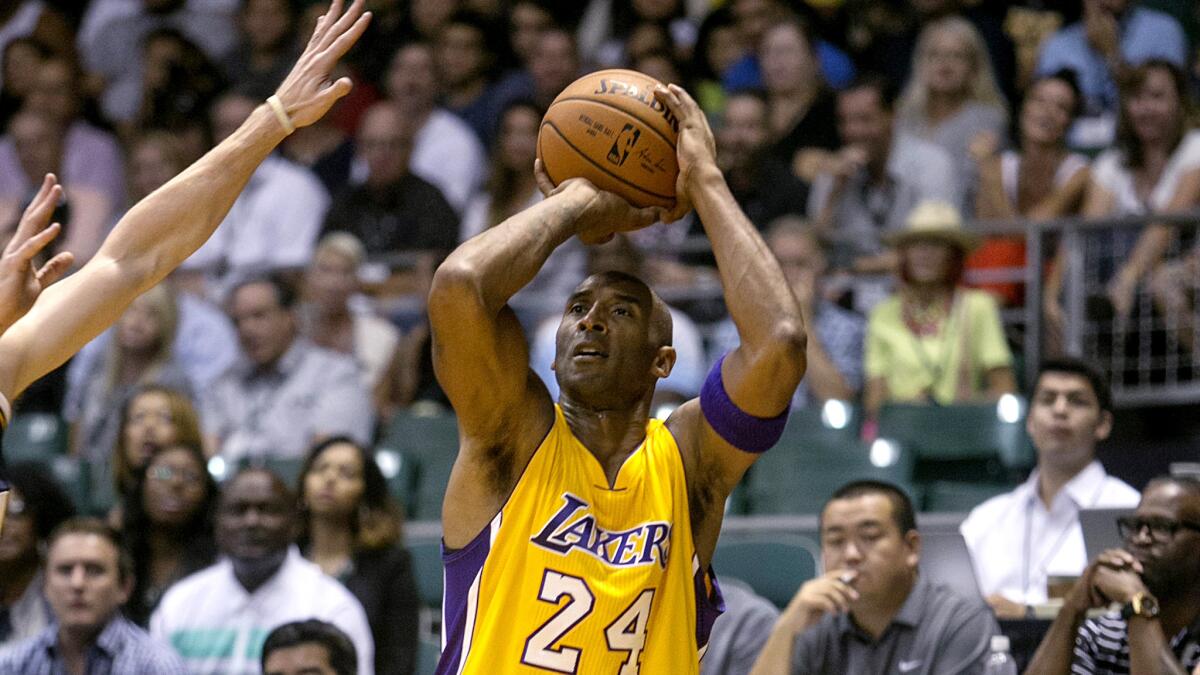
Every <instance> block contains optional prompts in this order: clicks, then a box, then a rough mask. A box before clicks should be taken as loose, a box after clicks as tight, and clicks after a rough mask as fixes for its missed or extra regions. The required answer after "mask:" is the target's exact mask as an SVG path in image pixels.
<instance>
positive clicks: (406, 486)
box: [375, 445, 417, 518]
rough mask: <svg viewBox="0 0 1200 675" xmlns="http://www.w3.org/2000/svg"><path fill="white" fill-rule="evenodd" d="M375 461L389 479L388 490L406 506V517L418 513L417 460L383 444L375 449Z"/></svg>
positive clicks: (385, 477) (401, 504)
mask: <svg viewBox="0 0 1200 675" xmlns="http://www.w3.org/2000/svg"><path fill="white" fill-rule="evenodd" d="M375 463H376V464H377V465H379V471H380V472H381V473H382V474H383V477H384V479H385V480H386V481H387V485H388V492H389V493H390V494H391V495H392V498H393V499H395V500H396V501H397V502H398V503H399V504H400V506H401V507H403V508H404V515H405V517H406V518H408V517H411V516H412V514H414V513H416V490H417V465H416V461H415V460H414V459H413V458H412V456H411V455H408V454H405V453H404V452H401V451H400V450H396V449H394V448H389V447H387V446H383V445H381V446H379V447H378V448H377V449H376V450H375Z"/></svg>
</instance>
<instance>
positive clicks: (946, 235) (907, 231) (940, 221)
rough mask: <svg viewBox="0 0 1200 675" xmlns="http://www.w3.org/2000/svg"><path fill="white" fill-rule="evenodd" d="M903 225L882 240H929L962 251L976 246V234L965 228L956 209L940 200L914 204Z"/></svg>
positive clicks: (895, 243)
mask: <svg viewBox="0 0 1200 675" xmlns="http://www.w3.org/2000/svg"><path fill="white" fill-rule="evenodd" d="M904 224H905V228H904V229H903V230H893V231H891V232H887V233H885V234H884V235H883V240H884V242H885V243H887V244H888V245H889V246H894V247H895V246H904V245H905V244H910V243H912V242H914V241H922V240H925V241H928V240H931V239H932V240H934V241H940V242H942V243H945V244H949V245H950V246H953V247H955V248H958V249H960V250H961V251H962V252H963V253H970V252H971V251H972V250H973V249H975V247H977V246H979V235H977V234H975V233H974V232H968V231H967V230H966V229H964V228H963V222H962V215H960V214H959V212H958V209H956V208H954V207H953V206H951V205H949V204H947V203H946V202H943V201H935V200H926V201H923V202H921V203H919V204H917V205H916V207H915V208H913V210H912V211H911V212H910V213H909V214H908V220H906V221H905V223H904Z"/></svg>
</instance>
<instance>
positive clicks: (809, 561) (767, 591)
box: [713, 533, 819, 607]
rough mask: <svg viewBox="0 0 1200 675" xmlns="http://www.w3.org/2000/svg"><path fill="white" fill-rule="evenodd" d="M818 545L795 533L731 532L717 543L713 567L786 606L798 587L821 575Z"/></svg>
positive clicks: (720, 573)
mask: <svg viewBox="0 0 1200 675" xmlns="http://www.w3.org/2000/svg"><path fill="white" fill-rule="evenodd" d="M818 555H819V554H818V547H817V544H816V543H815V542H813V541H811V540H809V539H807V538H805V537H801V536H799V535H791V534H771V535H764V534H753V535H739V534H732V533H731V534H727V535H724V536H722V537H721V539H720V540H719V541H718V542H717V550H716V551H715V552H714V553H713V570H714V571H715V572H716V574H717V580H718V583H719V581H720V579H721V577H722V576H729V577H733V578H735V579H740V580H742V581H744V582H746V583H747V584H749V585H750V587H751V588H753V589H754V592H755V593H757V594H759V595H761V596H763V597H764V598H766V599H767V600H770V601H771V602H772V603H774V604H775V606H777V607H785V606H787V604H788V602H789V601H791V599H792V596H793V595H795V594H796V590H797V589H799V588H800V585H801V584H803V583H804V582H805V581H808V580H809V579H812V578H813V577H814V576H816V574H817V557H818Z"/></svg>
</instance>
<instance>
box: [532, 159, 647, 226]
mask: <svg viewBox="0 0 1200 675" xmlns="http://www.w3.org/2000/svg"><path fill="white" fill-rule="evenodd" d="M533 175H534V178H535V179H536V180H537V186H538V189H539V190H541V191H542V194H543V195H545V196H546V197H553V196H554V195H557V194H560V193H565V192H567V191H569V190H579V191H581V193H582V194H583V195H585V199H586V206H584V209H583V213H582V214H580V216H579V218H578V220H577V222H576V225H577V227H578V229H577V230H576V232H577V233H578V234H579V238H580V240H582V241H583V243H585V244H590V245H595V244H603V243H606V242H608V241H609V240H611V239H612V238H613V237H614V236H616V233H618V232H631V231H633V230H640V229H642V228H643V227H647V226H649V225H653V224H654V223H655V222H657V221H658V220H659V219H660V218H661V217H662V209H659V208H654V207H647V208H644V209H639V208H635V207H634V206H632V205H630V203H629V202H627V201H625V200H624V199H623V198H621V197H619V196H617V195H615V194H613V193H611V192H609V191H607V190H601V189H600V188H598V187H596V186H595V185H593V184H592V182H591V181H589V180H588V179H586V178H568V179H567V180H564V181H563V182H562V183H559V184H558V185H557V186H556V185H554V181H552V180H550V176H549V175H548V174H547V173H546V167H545V166H544V165H543V164H542V160H540V159H535V160H534V161H533Z"/></svg>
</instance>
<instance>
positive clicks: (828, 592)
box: [785, 569, 858, 625]
mask: <svg viewBox="0 0 1200 675" xmlns="http://www.w3.org/2000/svg"><path fill="white" fill-rule="evenodd" d="M857 577H858V574H857V573H856V572H853V571H851V570H844V569H841V570H832V571H829V572H826V573H825V574H823V575H821V576H819V577H816V578H815V579H810V580H808V581H806V582H805V583H804V585H803V586H801V587H800V590H799V592H797V593H796V596H795V597H793V598H792V601H791V602H790V603H788V607H787V609H786V610H785V612H786V613H787V614H790V615H792V616H793V617H794V618H795V619H796V620H798V621H800V622H802V623H804V624H806V625H807V624H811V623H813V622H815V621H817V620H818V619H820V618H821V617H822V616H825V615H826V614H832V613H835V612H848V611H850V605H851V604H853V603H854V602H855V601H856V600H858V591H856V590H854V580H855V579H856V578H857Z"/></svg>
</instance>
